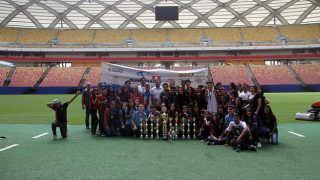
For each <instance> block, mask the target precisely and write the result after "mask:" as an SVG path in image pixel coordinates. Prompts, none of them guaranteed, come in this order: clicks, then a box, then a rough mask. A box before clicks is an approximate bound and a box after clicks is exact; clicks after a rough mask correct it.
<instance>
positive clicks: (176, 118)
mask: <svg viewBox="0 0 320 180" xmlns="http://www.w3.org/2000/svg"><path fill="white" fill-rule="evenodd" d="M178 120H179V114H178V112H176V117H175V126H176V127H175V128H176V132H175V139H178V131H179V129H178Z"/></svg>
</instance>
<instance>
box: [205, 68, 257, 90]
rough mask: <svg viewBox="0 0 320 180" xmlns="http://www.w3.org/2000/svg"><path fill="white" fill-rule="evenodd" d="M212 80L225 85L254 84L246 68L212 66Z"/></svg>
mask: <svg viewBox="0 0 320 180" xmlns="http://www.w3.org/2000/svg"><path fill="white" fill-rule="evenodd" d="M211 75H212V79H213V81H214V82H215V83H217V82H221V83H222V84H223V85H229V84H230V83H231V82H234V83H241V84H244V83H245V84H249V85H251V84H253V83H252V81H251V79H250V77H249V76H248V73H247V68H246V67H245V66H242V65H240V66H212V68H211Z"/></svg>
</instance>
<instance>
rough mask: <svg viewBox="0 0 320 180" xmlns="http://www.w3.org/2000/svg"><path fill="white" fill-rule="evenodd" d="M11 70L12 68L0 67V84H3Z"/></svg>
mask: <svg viewBox="0 0 320 180" xmlns="http://www.w3.org/2000/svg"><path fill="white" fill-rule="evenodd" d="M9 72H10V68H7V67H0V86H2V85H3V83H4V81H5V80H6V78H7V75H8V73H9Z"/></svg>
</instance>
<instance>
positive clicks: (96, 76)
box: [83, 67, 102, 86]
mask: <svg viewBox="0 0 320 180" xmlns="http://www.w3.org/2000/svg"><path fill="white" fill-rule="evenodd" d="M101 72H102V70H101V67H91V69H90V71H89V74H88V76H87V78H86V80H85V83H84V84H83V85H84V86H85V85H86V84H87V83H90V84H91V85H92V86H97V85H98V83H100V82H101Z"/></svg>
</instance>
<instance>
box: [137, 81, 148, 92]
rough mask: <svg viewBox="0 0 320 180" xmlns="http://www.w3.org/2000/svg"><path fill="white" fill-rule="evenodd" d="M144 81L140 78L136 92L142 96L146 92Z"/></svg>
mask: <svg viewBox="0 0 320 180" xmlns="http://www.w3.org/2000/svg"><path fill="white" fill-rule="evenodd" d="M145 85H146V79H145V78H141V79H140V85H139V86H138V91H139V93H140V94H144V93H145V92H146V88H145Z"/></svg>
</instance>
